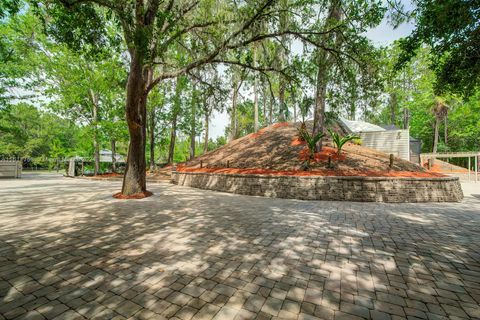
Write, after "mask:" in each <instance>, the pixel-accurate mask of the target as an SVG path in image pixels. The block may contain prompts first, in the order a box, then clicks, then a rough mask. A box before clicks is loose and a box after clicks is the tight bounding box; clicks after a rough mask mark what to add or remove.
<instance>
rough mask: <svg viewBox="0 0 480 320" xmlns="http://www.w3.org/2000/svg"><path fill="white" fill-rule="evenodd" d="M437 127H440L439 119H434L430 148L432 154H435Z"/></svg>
mask: <svg viewBox="0 0 480 320" xmlns="http://www.w3.org/2000/svg"><path fill="white" fill-rule="evenodd" d="M439 127H440V118H438V117H436V118H435V126H434V128H433V147H432V152H433V153H437V148H438V131H439Z"/></svg>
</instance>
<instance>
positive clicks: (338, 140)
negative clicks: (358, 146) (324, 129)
mask: <svg viewBox="0 0 480 320" xmlns="http://www.w3.org/2000/svg"><path fill="white" fill-rule="evenodd" d="M328 133H330V136H331V137H332V141H333V143H334V144H335V147H336V148H337V154H338V155H341V154H342V148H343V146H344V145H345V143H347V142H348V141H352V140H355V139H360V137H359V136H356V135H353V134H348V135H346V136H343V137H342V136H341V135H339V134H338V133H336V132H335V131H333V130H330V129H328Z"/></svg>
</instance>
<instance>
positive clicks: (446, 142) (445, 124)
mask: <svg viewBox="0 0 480 320" xmlns="http://www.w3.org/2000/svg"><path fill="white" fill-rule="evenodd" d="M444 120H445V122H444V123H443V124H444V126H445V128H444V130H445V131H444V132H443V134H444V136H443V137H444V140H445V145H447V144H448V115H445V118H444Z"/></svg>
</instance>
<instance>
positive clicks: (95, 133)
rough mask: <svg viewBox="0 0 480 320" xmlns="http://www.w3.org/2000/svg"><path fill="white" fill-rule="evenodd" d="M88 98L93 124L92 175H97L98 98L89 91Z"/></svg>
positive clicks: (98, 148)
mask: <svg viewBox="0 0 480 320" xmlns="http://www.w3.org/2000/svg"><path fill="white" fill-rule="evenodd" d="M90 98H91V100H92V122H93V150H94V154H93V158H94V160H93V161H94V164H93V175H94V176H96V175H98V172H99V171H100V146H99V143H98V96H97V94H95V92H94V91H93V90H92V89H90Z"/></svg>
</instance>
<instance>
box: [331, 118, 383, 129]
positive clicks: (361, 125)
mask: <svg viewBox="0 0 480 320" xmlns="http://www.w3.org/2000/svg"><path fill="white" fill-rule="evenodd" d="M340 124H341V125H342V126H343V127H345V128H346V129H347V131H350V132H353V133H357V132H375V131H386V130H385V129H384V128H382V127H380V126H377V125H376V124H373V123H369V122H365V121H359V120H347V119H345V118H342V117H340Z"/></svg>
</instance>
